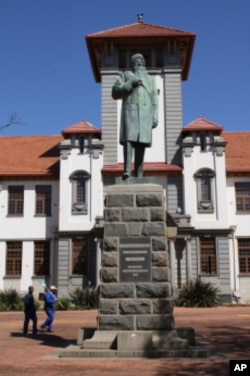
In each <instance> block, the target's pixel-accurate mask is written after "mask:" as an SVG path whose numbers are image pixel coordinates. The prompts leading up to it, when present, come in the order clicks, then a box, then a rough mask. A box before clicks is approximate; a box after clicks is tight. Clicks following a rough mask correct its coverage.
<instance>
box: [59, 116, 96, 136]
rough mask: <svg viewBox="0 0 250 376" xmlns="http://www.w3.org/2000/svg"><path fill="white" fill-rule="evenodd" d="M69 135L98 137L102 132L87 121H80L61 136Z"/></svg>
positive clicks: (65, 130)
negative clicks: (93, 135)
mask: <svg viewBox="0 0 250 376" xmlns="http://www.w3.org/2000/svg"><path fill="white" fill-rule="evenodd" d="M70 134H96V135H98V136H99V137H100V136H101V134H102V131H101V130H100V129H99V128H97V127H95V126H94V125H93V124H91V123H89V122H88V121H87V120H81V121H79V122H78V123H76V124H73V125H71V126H70V127H68V128H66V129H64V130H63V131H62V135H63V136H67V135H70Z"/></svg>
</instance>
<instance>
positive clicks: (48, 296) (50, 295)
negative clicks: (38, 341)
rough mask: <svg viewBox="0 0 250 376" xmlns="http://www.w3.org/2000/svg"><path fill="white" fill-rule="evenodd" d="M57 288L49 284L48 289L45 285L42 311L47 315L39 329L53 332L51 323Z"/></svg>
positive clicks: (53, 316) (53, 315)
mask: <svg viewBox="0 0 250 376" xmlns="http://www.w3.org/2000/svg"><path fill="white" fill-rule="evenodd" d="M56 292H57V288H56V286H50V288H49V289H48V288H47V287H45V294H44V311H45V313H46V315H47V319H46V320H45V321H44V323H43V324H42V325H41V329H42V330H43V331H45V330H47V332H53V331H54V330H53V323H54V319H55V305H56V302H57V297H56Z"/></svg>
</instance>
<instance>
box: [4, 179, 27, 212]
mask: <svg viewBox="0 0 250 376" xmlns="http://www.w3.org/2000/svg"><path fill="white" fill-rule="evenodd" d="M23 213H24V186H23V185H9V186H8V216H19V217H21V216H23Z"/></svg>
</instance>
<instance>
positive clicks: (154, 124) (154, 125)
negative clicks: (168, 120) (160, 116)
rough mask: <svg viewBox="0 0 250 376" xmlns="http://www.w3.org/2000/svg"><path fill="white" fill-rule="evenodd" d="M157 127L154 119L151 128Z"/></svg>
mask: <svg viewBox="0 0 250 376" xmlns="http://www.w3.org/2000/svg"><path fill="white" fill-rule="evenodd" d="M157 125H158V120H156V119H154V120H153V125H152V128H156V127H157Z"/></svg>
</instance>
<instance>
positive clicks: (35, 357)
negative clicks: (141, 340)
mask: <svg viewBox="0 0 250 376" xmlns="http://www.w3.org/2000/svg"><path fill="white" fill-rule="evenodd" d="M96 316H97V311H66V312H57V313H56V321H55V332H54V333H42V334H40V335H39V336H32V335H30V336H28V337H23V335H22V324H23V313H22V312H18V313H15V312H1V313H0V375H3V376H14V375H15V376H21V375H28V376H29V375H35V376H59V375H60V376H61V375H69V376H79V375H81V376H82V375H83V376H99V375H100V376H112V375H116V376H117V375H118V376H125V375H126V376H127V375H130V374H132V376H141V375H143V376H168V375H171V376H178V375H179V376H181V375H184V376H191V375H192V376H194V375H195V376H201V375H203V376H204V375H206V376H210V375H211V376H228V375H229V359H250V307H237V306H235V307H218V308H175V321H176V326H192V327H193V328H194V329H195V332H196V337H197V338H198V340H199V341H201V342H202V343H204V344H206V345H207V346H208V347H209V348H212V349H214V350H215V351H216V353H220V354H221V356H219V357H218V358H215V359H214V358H213V359H164V360H163V359H159V360H158V359H50V357H49V359H48V355H50V354H52V353H53V352H55V351H56V350H57V349H58V348H64V347H66V346H68V345H69V344H75V343H76V336H77V329H78V328H79V327H93V326H94V325H95V324H96ZM38 319H39V322H40V323H41V322H42V321H43V319H44V313H43V312H42V311H41V312H39V313H38Z"/></svg>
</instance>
